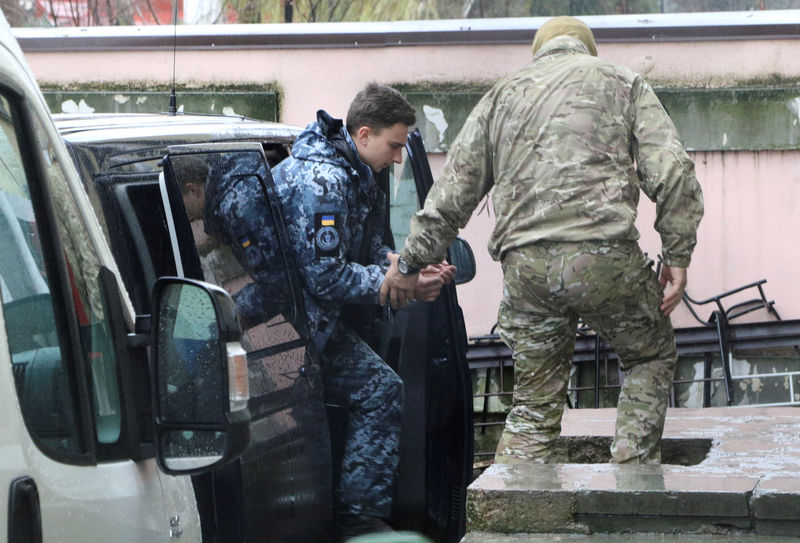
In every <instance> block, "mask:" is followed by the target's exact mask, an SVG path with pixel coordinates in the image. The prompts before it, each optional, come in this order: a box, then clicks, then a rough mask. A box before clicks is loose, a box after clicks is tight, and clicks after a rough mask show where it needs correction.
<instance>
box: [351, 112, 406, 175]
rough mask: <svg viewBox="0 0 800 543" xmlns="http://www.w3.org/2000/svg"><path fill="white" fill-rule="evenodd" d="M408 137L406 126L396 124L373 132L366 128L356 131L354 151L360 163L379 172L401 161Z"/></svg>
mask: <svg viewBox="0 0 800 543" xmlns="http://www.w3.org/2000/svg"><path fill="white" fill-rule="evenodd" d="M406 137H408V125H405V124H403V123H396V124H393V125H392V126H390V127H388V128H383V129H381V130H379V131H377V132H376V131H375V130H373V129H371V128H370V127H368V126H362V127H361V128H359V129H358V132H357V133H356V137H355V143H356V149H358V156H359V158H360V159H361V161H362V162H363V163H364V164H366V165H367V166H369V167H370V168H372V170H373V171H374V172H379V171H381V170H383V169H384V168H386V167H387V166H389V165H391V164H392V163H393V162H394V163H395V164H400V162H402V160H403V147H404V146H405V144H406Z"/></svg>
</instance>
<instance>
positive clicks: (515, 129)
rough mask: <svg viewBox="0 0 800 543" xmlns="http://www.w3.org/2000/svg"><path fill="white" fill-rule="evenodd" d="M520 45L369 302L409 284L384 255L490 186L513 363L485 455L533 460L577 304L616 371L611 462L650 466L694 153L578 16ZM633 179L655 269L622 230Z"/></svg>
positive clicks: (462, 218) (682, 271) (443, 241)
mask: <svg viewBox="0 0 800 543" xmlns="http://www.w3.org/2000/svg"><path fill="white" fill-rule="evenodd" d="M533 55H534V56H533V61H532V62H531V63H530V64H528V65H527V66H526V67H524V68H523V69H521V70H520V71H518V72H516V73H514V74H511V75H509V76H507V77H505V78H504V79H502V80H500V81H499V82H498V83H497V84H496V85H495V86H494V87H493V88H492V89H491V90H490V91H489V92H488V93H487V94H486V95H485V96H484V97H483V98H482V99H481V100H480V102H479V103H478V105H477V106H476V107H475V109H474V110H473V111H472V113H471V114H470V116H469V118H468V119H467V121H466V123H465V125H464V128H463V129H462V131H461V133H460V134H459V136H458V138H457V140H456V141H455V142H454V144H453V146H452V149H451V150H450V153H449V156H448V159H447V162H446V164H445V166H444V169H443V171H442V174H441V175H440V177H439V179H438V180H437V181H436V182H435V183H434V185H433V188H432V189H431V191H430V193H429V195H428V198H427V200H426V202H425V206H424V209H422V210H421V211H419V212H418V213H417V214H416V216H415V217H413V219H412V222H411V235H410V236H409V237H408V239H407V241H406V246H405V247H404V248H403V250H402V251H401V252H400V255H399V257H396V256H394V255H392V257H391V260H392V267H391V269H390V270H389V272H388V273H387V276H386V280H385V282H384V286H383V287H382V289H381V302H382V303H386V302H389V303H391V304H392V305H393V306H402V305H403V304H404V303H405V301H406V300H407V299H408V298H409V297H411V296H412V294H411V293H410V290H409V289H410V288H411V287H412V286H413V282H414V276H413V275H406V276H403V275H402V274H400V273H399V271H398V270H397V265H396V264H397V263H401V264H404V265H405V267H411V268H415V267H416V268H419V267H421V266H422V265H424V264H425V263H427V262H434V261H436V260H437V259H438V258H440V256H441V254H442V253H443V252H444V250H445V248H446V247H447V245H448V244H449V243H450V241H451V240H452V239H453V238H454V237H455V235H456V233H457V231H458V229H459V228H462V227H463V226H464V225H465V224H466V222H467V220H468V219H469V217H470V214H471V212H472V211H473V210H474V209H475V207H476V205H477V204H478V202H479V201H480V200H481V198H483V196H484V195H486V194H487V193H488V192H489V190H491V189H493V190H494V192H493V196H492V201H493V206H494V210H495V215H496V218H497V219H496V225H495V229H494V231H493V233H492V237H491V239H490V242H489V251H490V253H491V255H492V257H493V258H494V259H496V260H501V261H502V265H503V275H504V298H503V300H502V303H501V305H500V311H499V318H498V320H499V327H500V333H501V336H502V337H503V339H504V341H506V342H507V343H508V345H509V346H510V347H511V349H512V351H513V355H514V365H515V377H514V404H513V408H512V409H511V412H510V413H509V415H508V418H507V420H506V426H505V430H504V432H503V435H502V438H501V440H500V444H499V445H498V449H497V455H496V461H497V462H504V463H512V462H518V461H523V460H533V461H538V462H546V461H548V458H549V456H550V453H551V449H552V447H551V445H552V444H553V442H554V440H555V439H556V438H557V437H558V435H559V433H560V431H561V416H562V413H563V407H564V403H565V399H566V390H567V384H568V380H569V373H570V365H571V359H572V353H573V348H574V343H575V329H576V325H577V323H578V318H579V317H581V318H582V319H583V320H584V322H586V324H588V325H589V326H591V327H592V328H593V329H594V330H595V331H597V332H598V333H599V334H600V335H601V336H603V337H604V338H606V339H607V340H608V341H610V342H611V344H612V345H613V346H614V349H615V350H616V353H617V355H618V356H619V359H620V363H621V365H622V367H623V369H625V370H626V379H625V382H624V384H623V386H622V391H621V394H620V398H619V404H618V409H617V424H616V431H615V436H614V440H613V444H612V451H611V452H612V460H613V461H614V462H639V463H657V462H659V461H660V440H661V434H662V431H663V426H664V418H665V415H666V406H667V401H668V396H669V390H670V386H671V383H672V379H673V375H674V371H675V367H676V364H677V354H676V348H675V340H674V334H673V330H672V326H671V323H670V320H669V318H668V315H669V313H670V312H671V311H672V310H673V309H674V307H675V306H676V305H677V304H678V303H679V302H680V300H681V296H682V294H683V291H684V289H685V287H686V268H687V267H688V265H689V260H690V257H691V254H692V250H693V249H694V245H695V242H696V237H695V234H696V230H697V226H698V224H699V221H700V218H701V217H702V214H703V201H702V193H701V190H700V186H699V184H698V183H697V180H696V178H695V174H694V164H693V163H692V161H691V160H690V159H689V157H688V156H687V154H686V152H685V151H684V149H683V147H682V145H681V143H680V141H679V140H678V134H677V132H676V130H675V127H674V125H673V124H672V122H671V121H670V119H669V117H668V116H667V114H666V112H665V111H664V108H663V107H662V106H661V104H660V103H659V101H658V99H657V98H656V95H655V93H654V92H653V90H652V89H651V88H650V86H649V85H648V84H647V83H646V82H645V81H644V79H642V77H641V76H639V75H637V74H635V73H633V72H631V71H630V70H628V69H627V68H625V67H622V66H619V65H616V64H614V63H612V62H609V61H605V60H601V59H598V58H597V57H596V55H597V50H596V47H595V43H594V37H593V35H592V33H591V30H590V29H589V28H588V27H587V26H586V25H585V24H583V23H582V22H580V21H578V20H577V19H574V18H571V17H558V18H555V19H552V20H550V21H548V22H547V23H545V24H544V25H543V26H542V27H541V28H540V29H539V31H538V32H537V33H536V36H535V39H534V42H533ZM640 189H641V190H642V191H644V193H645V194H646V195H647V196H648V197H649V198H650V199H651V200H653V201H655V203H656V207H657V218H656V222H655V228H656V230H657V231H658V232H659V234H660V235H661V241H662V251H663V254H664V265H663V267H662V269H661V276H660V277H658V278H657V277H656V275H655V274H654V273H653V272H652V270H651V262H650V261H649V260H648V259H647V258H646V257H645V255H644V254H643V253H642V252H641V250H640V249H639V246H638V244H637V242H636V240H637V239H638V238H639V233H638V231H637V230H636V228H635V226H634V220H635V218H636V211H637V204H638V201H639V190H640ZM659 283H660V284H659ZM662 289H665V290H663V291H662Z"/></svg>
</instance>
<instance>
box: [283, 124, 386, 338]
mask: <svg viewBox="0 0 800 543" xmlns="http://www.w3.org/2000/svg"><path fill="white" fill-rule="evenodd" d="M272 174H273V177H274V179H275V186H276V189H277V191H278V194H279V196H280V200H281V203H282V205H283V212H284V217H285V220H286V226H287V231H288V235H289V241H290V243H291V245H292V248H293V249H294V251H295V257H296V262H297V265H298V268H299V270H300V275H301V277H302V281H303V287H304V288H303V290H304V298H305V306H306V311H307V313H308V316H309V320H310V329H311V333H312V334H314V337H315V339H316V343H317V347H318V348H319V349H320V350H322V348H323V347H324V346H325V343H326V342H327V340H328V337H329V336H330V333H331V331H332V329H333V327H334V325H335V324H336V322H337V321H338V319H339V317H340V315H341V311H342V306H343V304H353V303H355V304H377V303H378V294H379V291H380V286H381V283H383V276H384V273H385V270H386V267H387V266H388V260H387V259H386V253H387V252H388V251H390V250H391V249H390V248H389V247H387V246H386V245H385V244H384V231H385V218H386V213H385V209H386V195H385V194H384V193H383V191H382V190H381V189H380V187H378V185H377V184H376V182H375V178H374V176H373V174H372V170H371V169H370V168H369V166H367V165H366V164H364V163H363V162H362V161H361V160H360V159H359V157H358V152H357V151H356V147H355V144H354V143H353V141H352V139H351V138H350V135H349V134H348V133H347V130H346V129H345V127H344V125H343V123H342V121H341V119H334V118H332V117H331V116H330V115H328V113H326V112H325V111H322V110H320V111H318V112H317V121H316V122H314V123H311V124H309V125H308V127H306V130H305V131H304V132H303V133H302V134H300V136H299V137H298V138H297V141H296V142H295V144H294V147H293V148H292V156H291V157H289V158H287V159H286V160H284V161H283V162H281V163H280V164H279V165H278V166H276V167H275V168H274V169H273V172H272Z"/></svg>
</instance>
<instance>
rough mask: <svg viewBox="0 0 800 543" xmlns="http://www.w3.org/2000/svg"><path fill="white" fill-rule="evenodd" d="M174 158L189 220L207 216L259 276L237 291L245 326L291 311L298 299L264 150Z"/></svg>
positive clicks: (207, 225) (215, 232)
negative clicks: (278, 224)
mask: <svg viewBox="0 0 800 543" xmlns="http://www.w3.org/2000/svg"><path fill="white" fill-rule="evenodd" d="M173 160H174V161H176V162H178V163H179V164H180V168H179V169H180V172H181V178H180V179H179V184H180V189H181V195H182V197H183V201H184V206H185V208H186V213H187V216H188V218H189V220H190V221H195V220H199V219H203V227H204V229H205V231H206V233H207V234H208V235H210V236H213V237H214V238H216V239H217V240H219V241H221V242H222V243H224V244H226V245H227V246H228V247H230V248H231V249H232V251H233V253H234V256H235V257H236V260H237V261H238V262H239V264H240V265H241V266H242V268H244V270H245V271H246V272H247V273H248V275H249V276H250V277H251V278H252V279H253V281H252V282H250V283H247V284H246V285H245V286H244V287H243V288H241V289H240V290H239V292H237V293H236V294H235V295H234V301H235V302H236V310H237V313H238V315H239V319H240V321H241V324H242V327H243V328H244V329H248V328H251V327H252V326H255V325H257V324H260V323H263V322H267V321H269V320H270V319H271V318H273V317H274V316H275V315H277V314H278V313H288V312H289V311H290V308H291V306H292V299H291V291H290V289H288V288H287V275H286V269H287V267H286V262H285V261H284V258H286V257H285V256H284V255H283V253H282V252H281V251H280V244H279V241H278V234H277V230H276V226H275V217H274V216H273V210H272V208H271V206H270V205H269V203H268V201H267V193H266V191H267V190H271V191H274V190H275V189H274V187H273V186H272V185H271V182H270V179H271V178H270V175H269V172H268V171H267V167H266V163H265V160H264V157H263V155H262V154H261V153H259V152H256V151H252V152H237V153H234V154H226V153H219V154H215V155H211V159H210V163H206V162H205V159H199V158H198V157H192V156H188V157H187V156H178V157H176V158H173ZM261 180H264V181H263V182H262V181H261ZM273 194H274V192H273ZM297 324H298V325H301V326H302V325H305V323H297Z"/></svg>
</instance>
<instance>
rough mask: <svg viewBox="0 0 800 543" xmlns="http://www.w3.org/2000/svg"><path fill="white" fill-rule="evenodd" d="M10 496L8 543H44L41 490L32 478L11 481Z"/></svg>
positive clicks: (19, 478)
mask: <svg viewBox="0 0 800 543" xmlns="http://www.w3.org/2000/svg"><path fill="white" fill-rule="evenodd" d="M10 490H11V491H10V492H9V495H8V543H42V510H41V509H40V507H39V489H38V488H36V482H35V481H34V480H33V479H31V478H30V477H27V476H25V477H18V478H16V479H14V480H13V481H11V488H10Z"/></svg>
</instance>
